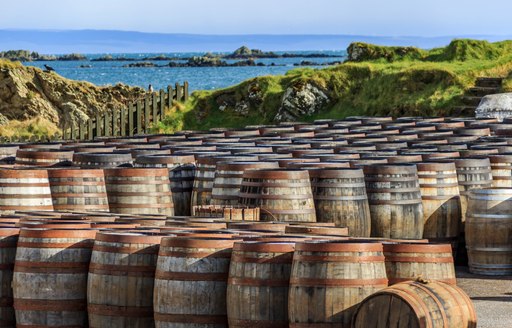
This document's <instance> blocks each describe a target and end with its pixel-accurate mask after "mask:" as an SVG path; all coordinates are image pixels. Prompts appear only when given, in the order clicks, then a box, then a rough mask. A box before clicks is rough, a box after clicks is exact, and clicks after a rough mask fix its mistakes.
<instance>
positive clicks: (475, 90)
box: [467, 87, 501, 97]
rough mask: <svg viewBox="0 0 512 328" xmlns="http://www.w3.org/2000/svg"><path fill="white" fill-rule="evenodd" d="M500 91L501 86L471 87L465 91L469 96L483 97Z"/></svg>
mask: <svg viewBox="0 0 512 328" xmlns="http://www.w3.org/2000/svg"><path fill="white" fill-rule="evenodd" d="M500 91H501V88H496V87H472V88H469V89H468V92H467V93H468V95H469V96H475V97H483V96H487V95H492V94H495V93H500Z"/></svg>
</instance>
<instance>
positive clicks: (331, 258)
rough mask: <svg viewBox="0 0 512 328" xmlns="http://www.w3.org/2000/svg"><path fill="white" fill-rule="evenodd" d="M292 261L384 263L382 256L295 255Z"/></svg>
mask: <svg viewBox="0 0 512 328" xmlns="http://www.w3.org/2000/svg"><path fill="white" fill-rule="evenodd" d="M293 260H294V261H299V262H308V263H324V262H337V263H373V262H384V260H385V257H384V256H328V255H327V256H322V255H302V254H295V255H294V257H293Z"/></svg>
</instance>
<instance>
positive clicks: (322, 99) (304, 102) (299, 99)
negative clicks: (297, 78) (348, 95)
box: [274, 82, 330, 122]
mask: <svg viewBox="0 0 512 328" xmlns="http://www.w3.org/2000/svg"><path fill="white" fill-rule="evenodd" d="M329 101H330V99H329V97H328V95H327V92H326V90H323V88H321V87H319V86H317V85H315V84H313V83H312V82H300V83H296V84H295V85H293V86H291V87H289V88H288V89H286V91H285V92H284V95H283V98H282V101H281V106H280V108H279V111H278V113H277V115H276V117H275V119H274V120H275V121H278V122H283V121H292V120H296V119H297V118H300V117H303V116H311V115H312V114H314V113H316V112H318V111H320V110H321V109H322V108H323V107H324V106H325V105H327V104H328V103H329Z"/></svg>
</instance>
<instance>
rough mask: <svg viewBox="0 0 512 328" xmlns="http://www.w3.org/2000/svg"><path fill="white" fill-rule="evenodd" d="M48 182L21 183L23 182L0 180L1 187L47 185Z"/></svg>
mask: <svg viewBox="0 0 512 328" xmlns="http://www.w3.org/2000/svg"><path fill="white" fill-rule="evenodd" d="M49 185H50V184H49V183H48V181H46V182H39V183H35V182H32V183H23V182H0V187H1V188H8V187H16V188H23V187H48V186H49Z"/></svg>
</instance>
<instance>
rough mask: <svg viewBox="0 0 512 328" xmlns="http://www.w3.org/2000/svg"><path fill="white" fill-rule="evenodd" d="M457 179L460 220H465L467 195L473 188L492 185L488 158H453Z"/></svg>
mask: <svg viewBox="0 0 512 328" xmlns="http://www.w3.org/2000/svg"><path fill="white" fill-rule="evenodd" d="M454 162H455V167H456V168H457V180H458V181H459V191H460V203H461V212H462V222H464V221H465V220H466V210H467V207H468V195H469V192H470V191H471V190H473V189H481V188H490V187H491V186H492V171H491V162H490V161H489V159H488V158H460V159H455V160H454Z"/></svg>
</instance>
